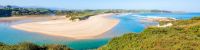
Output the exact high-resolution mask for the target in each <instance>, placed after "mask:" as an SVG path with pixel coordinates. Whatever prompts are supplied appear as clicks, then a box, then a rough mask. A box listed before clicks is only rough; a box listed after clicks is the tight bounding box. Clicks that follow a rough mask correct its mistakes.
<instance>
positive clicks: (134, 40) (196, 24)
mask: <svg viewBox="0 0 200 50" xmlns="http://www.w3.org/2000/svg"><path fill="white" fill-rule="evenodd" d="M161 23H162V24H164V23H169V22H161ZM170 23H172V24H173V26H171V27H160V28H159V27H149V28H147V29H145V30H144V31H143V32H141V33H128V34H125V35H123V36H121V37H116V38H113V39H112V40H111V41H110V42H109V43H108V44H106V45H105V46H102V47H100V48H99V49H98V50H198V49H200V17H194V18H192V19H190V20H177V21H171V22H170Z"/></svg>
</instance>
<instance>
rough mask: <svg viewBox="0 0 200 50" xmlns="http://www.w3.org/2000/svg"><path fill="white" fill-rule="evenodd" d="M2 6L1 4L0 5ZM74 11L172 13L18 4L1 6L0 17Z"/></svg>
mask: <svg viewBox="0 0 200 50" xmlns="http://www.w3.org/2000/svg"><path fill="white" fill-rule="evenodd" d="M0 6H1V5H0ZM74 12H86V13H88V12H90V13H172V12H171V11H165V10H124V9H97V10H52V9H47V8H24V7H18V6H11V5H8V6H1V7H0V17H7V16H22V15H50V14H55V15H66V14H69V13H74Z"/></svg>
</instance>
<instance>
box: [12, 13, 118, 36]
mask: <svg viewBox="0 0 200 50" xmlns="http://www.w3.org/2000/svg"><path fill="white" fill-rule="evenodd" d="M113 15H114V14H113V13H109V14H99V15H95V16H91V17H90V18H88V19H87V20H82V21H79V22H70V21H68V20H67V19H56V20H49V21H41V22H29V23H22V24H16V25H12V26H11V27H12V28H15V29H19V30H24V31H29V32H37V33H41V34H45V35H52V36H62V37H69V38H74V39H91V38H95V37H96V36H99V35H102V34H103V33H105V32H106V31H108V30H110V29H112V28H113V27H114V26H116V25H117V24H118V23H119V20H118V19H110V18H109V17H110V16H113Z"/></svg>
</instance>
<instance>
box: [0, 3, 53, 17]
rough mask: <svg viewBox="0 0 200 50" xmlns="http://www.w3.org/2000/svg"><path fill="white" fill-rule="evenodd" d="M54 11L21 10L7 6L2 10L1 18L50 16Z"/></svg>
mask: <svg viewBox="0 0 200 50" xmlns="http://www.w3.org/2000/svg"><path fill="white" fill-rule="evenodd" d="M53 12H54V11H53V10H49V9H45V8H21V7H13V6H9V5H8V6H5V7H3V8H0V17H7V16H22V15H48V14H52V13H53Z"/></svg>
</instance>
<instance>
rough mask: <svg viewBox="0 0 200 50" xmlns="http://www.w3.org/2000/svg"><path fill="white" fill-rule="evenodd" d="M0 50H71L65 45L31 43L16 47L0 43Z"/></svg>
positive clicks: (20, 44)
mask: <svg viewBox="0 0 200 50" xmlns="http://www.w3.org/2000/svg"><path fill="white" fill-rule="evenodd" d="M0 50H72V49H70V48H68V47H66V46H65V45H57V44H54V45H44V46H38V45H36V44H33V43H28V42H24V43H19V44H17V45H6V44H4V43H0Z"/></svg>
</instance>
